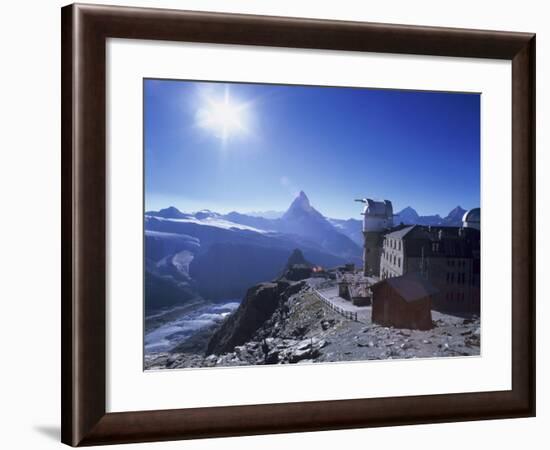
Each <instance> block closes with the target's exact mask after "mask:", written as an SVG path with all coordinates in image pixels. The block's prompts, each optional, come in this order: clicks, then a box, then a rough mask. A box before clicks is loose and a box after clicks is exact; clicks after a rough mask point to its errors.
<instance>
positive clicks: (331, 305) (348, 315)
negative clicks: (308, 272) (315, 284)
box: [313, 289, 359, 322]
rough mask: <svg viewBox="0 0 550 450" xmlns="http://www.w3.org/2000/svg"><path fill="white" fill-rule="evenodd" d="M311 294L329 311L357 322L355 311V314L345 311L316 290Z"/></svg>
mask: <svg viewBox="0 0 550 450" xmlns="http://www.w3.org/2000/svg"><path fill="white" fill-rule="evenodd" d="M313 293H314V294H315V296H316V297H317V298H318V299H319V300H321V301H322V302H323V303H324V304H325V305H327V306H328V307H329V309H331V310H332V311H334V312H336V313H338V314H340V315H342V316H344V317H345V318H346V319H349V320H354V321H355V322H359V321H358V320H357V311H355V312H354V311H347V310H345V309H344V308H341V307H340V306H337V305H335V304H334V303H332V302H331V301H330V300H329V299H328V298H326V297H325V296H324V295H323V294H321V293H320V292H319V291H317V290H316V289H314V290H313Z"/></svg>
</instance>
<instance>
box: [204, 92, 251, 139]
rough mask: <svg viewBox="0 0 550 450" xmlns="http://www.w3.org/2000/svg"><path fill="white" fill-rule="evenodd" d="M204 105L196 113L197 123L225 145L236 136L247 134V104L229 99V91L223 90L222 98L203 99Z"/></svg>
mask: <svg viewBox="0 0 550 450" xmlns="http://www.w3.org/2000/svg"><path fill="white" fill-rule="evenodd" d="M203 101H204V105H203V106H202V107H201V108H200V109H199V110H198V112H197V122H198V125H199V126H200V127H201V128H204V129H206V130H208V131H210V132H211V133H213V134H214V135H215V136H216V137H218V138H220V139H221V140H222V142H223V143H224V144H225V143H226V142H227V140H228V139H229V138H230V137H232V136H234V135H237V134H244V133H247V132H248V113H249V111H248V109H249V105H248V104H247V103H239V102H236V101H235V100H234V99H232V98H231V95H230V93H229V89H226V90H225V94H224V96H223V98H214V97H212V96H208V97H204V99H203Z"/></svg>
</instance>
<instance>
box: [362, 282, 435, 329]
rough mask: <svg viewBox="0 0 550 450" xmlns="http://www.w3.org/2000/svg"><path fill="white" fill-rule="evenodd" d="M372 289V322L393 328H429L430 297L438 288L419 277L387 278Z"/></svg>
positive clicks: (430, 325)
mask: <svg viewBox="0 0 550 450" xmlns="http://www.w3.org/2000/svg"><path fill="white" fill-rule="evenodd" d="M371 290H372V294H373V296H372V321H373V322H375V323H378V324H380V325H384V326H388V327H395V328H411V329H418V330H429V329H431V328H432V296H433V295H434V294H436V293H437V289H435V288H434V287H433V286H432V285H431V283H430V282H429V281H427V280H426V279H424V278H423V277H422V276H420V274H417V273H407V274H405V275H403V276H400V277H394V278H387V279H385V280H382V281H380V282H378V283H376V284H374V285H372V286H371Z"/></svg>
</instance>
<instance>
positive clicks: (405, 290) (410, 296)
mask: <svg viewBox="0 0 550 450" xmlns="http://www.w3.org/2000/svg"><path fill="white" fill-rule="evenodd" d="M384 283H387V284H389V285H390V286H391V287H392V288H393V289H394V290H395V291H397V292H398V293H399V295H400V296H401V297H402V298H403V300H405V301H407V302H414V301H416V300H420V299H422V298H425V297H428V296H429V295H434V294H435V293H437V292H438V290H437V289H436V288H435V287H434V286H433V285H432V284H431V283H430V282H429V281H428V280H426V279H425V278H423V277H422V276H421V275H420V274H419V273H412V272H409V273H406V274H405V275H403V276H400V277H394V278H387V279H385V280H382V281H379V282H378V283H376V284H375V285H373V286H372V288H376V287H377V286H381V285H382V284H384Z"/></svg>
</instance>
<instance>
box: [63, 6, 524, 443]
mask: <svg viewBox="0 0 550 450" xmlns="http://www.w3.org/2000/svg"><path fill="white" fill-rule="evenodd" d="M534 67H535V36H534V35H533V34H529V33H515V32H514V33H512V32H502V31H480V30H465V29H445V28H434V27H421V26H414V27H413V26H403V25H388V24H372V23H358V22H339V21H321V20H312V19H294V18H280V17H264V16H246V15H232V14H214V13H203V12H186V11H173V10H160V9H145V8H124V7H111V6H89V5H71V6H67V7H64V8H63V9H62V94H63V95H62V147H63V148H62V226H63V229H62V235H63V249H62V252H63V253H62V263H63V272H62V273H63V278H62V326H63V328H62V359H63V361H62V440H63V442H65V443H67V444H69V445H73V446H78V445H93V444H108V443H123V442H142V441H154V440H169V439H190V438H201V437H214V436H232V435H244V434H264V433H283V432H297V431H313V430H327V429H338V428H340V429H341V428H353V427H373V426H385V425H400V424H415V423H428V422H443V421H462V420H480V419H489V418H493V419H494V418H505V417H508V418H509V417H525V416H532V415H534V414H535V342H534V339H535V319H534V317H535V316H534V312H535V290H534V277H535V213H534V211H535V192H534V186H535V183H534V176H535V171H534V164H535V156H534V155H535V144H534V143H535V118H534V112H535V75H534V74H535V70H534Z"/></svg>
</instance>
